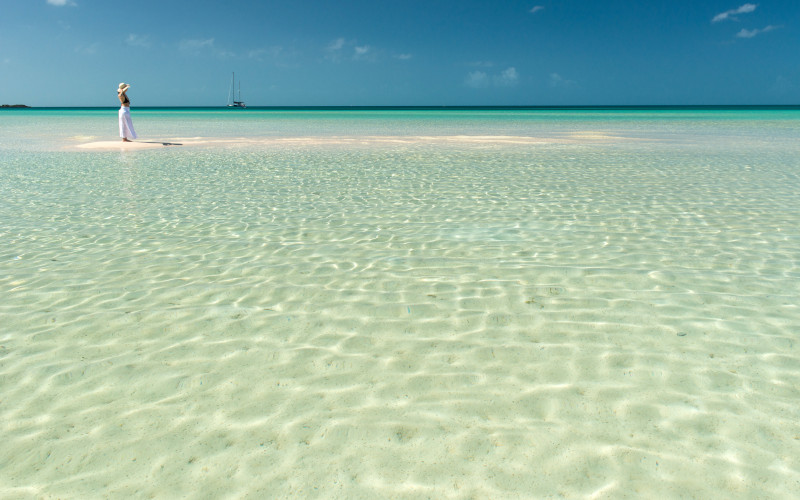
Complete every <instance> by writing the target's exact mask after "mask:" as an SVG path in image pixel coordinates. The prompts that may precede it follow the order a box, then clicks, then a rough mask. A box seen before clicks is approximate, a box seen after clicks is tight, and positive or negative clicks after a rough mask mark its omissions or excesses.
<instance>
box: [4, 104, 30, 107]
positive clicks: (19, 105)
mask: <svg viewBox="0 0 800 500" xmlns="http://www.w3.org/2000/svg"><path fill="white" fill-rule="evenodd" d="M0 108H30V106H28V105H26V104H0Z"/></svg>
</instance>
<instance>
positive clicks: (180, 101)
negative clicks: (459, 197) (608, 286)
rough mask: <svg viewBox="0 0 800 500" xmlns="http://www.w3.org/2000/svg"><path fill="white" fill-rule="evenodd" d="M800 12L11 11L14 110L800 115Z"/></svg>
mask: <svg viewBox="0 0 800 500" xmlns="http://www.w3.org/2000/svg"><path fill="white" fill-rule="evenodd" d="M799 54H800V1H798V0H764V1H763V2H759V3H755V2H753V3H750V2H746V1H742V0H704V1H697V0H672V1H665V0H647V1H634V0H627V1H623V0H596V1H594V0H593V1H588V0H530V1H520V0H496V1H476V0H461V1H451V0H425V1H421V0H420V1H418V0H397V1H388V0H340V1H334V0H329V1H320V0H264V1H254V0H253V1H241V0H228V1H221V0H195V1H189V0H155V1H153V0H136V1H135V2H110V1H108V0H0V104H16V103H23V104H29V105H34V106H114V105H116V104H117V101H116V92H115V91H116V87H117V84H118V83H119V82H121V81H125V82H129V83H131V84H132V88H131V91H130V93H129V95H130V97H131V99H132V101H133V103H134V106H137V105H139V106H164V105H173V106H209V105H212V106H213V105H224V104H225V102H226V99H227V95H228V90H229V86H230V78H231V72H232V71H236V74H237V80H238V79H241V81H242V98H243V99H244V100H245V101H246V102H247V103H248V105H250V106H259V105H261V106H302V105H311V106H328V105H329V106H336V105H342V106H351V105H355V106H358V105H428V106H440V105H451V106H452V105H640V104H800V55H799Z"/></svg>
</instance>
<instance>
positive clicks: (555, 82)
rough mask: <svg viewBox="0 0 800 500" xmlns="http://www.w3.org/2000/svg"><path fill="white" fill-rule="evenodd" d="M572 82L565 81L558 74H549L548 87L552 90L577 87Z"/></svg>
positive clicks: (575, 83)
mask: <svg viewBox="0 0 800 500" xmlns="http://www.w3.org/2000/svg"><path fill="white" fill-rule="evenodd" d="M577 85H578V83H577V82H575V81H574V80H567V79H566V78H564V77H563V76H561V75H559V74H558V73H550V86H551V87H553V88H570V87H575V86H577Z"/></svg>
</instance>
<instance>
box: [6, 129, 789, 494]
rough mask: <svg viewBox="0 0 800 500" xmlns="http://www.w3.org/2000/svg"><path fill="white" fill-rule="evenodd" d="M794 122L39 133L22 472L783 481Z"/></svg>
mask: <svg viewBox="0 0 800 500" xmlns="http://www.w3.org/2000/svg"><path fill="white" fill-rule="evenodd" d="M796 152H797V151H796V150H792V149H791V148H790V147H789V146H787V145H777V146H775V147H774V148H772V149H770V148H768V147H764V148H760V149H759V150H758V151H752V150H751V149H749V148H748V147H746V145H743V144H738V143H736V142H735V141H726V142H724V143H719V142H717V141H714V140H711V141H705V142H701V143H700V144H695V143H690V142H685V143H681V144H680V145H676V144H675V143H674V142H669V141H667V142H664V141H661V140H653V141H617V142H613V141H612V142H606V141H600V142H597V143H592V144H587V143H581V142H577V143H563V142H558V143H543V144H526V143H523V144H510V143H501V142H488V143H485V142H467V143H465V142H463V141H462V142H459V143H457V144H454V143H448V142H446V141H434V142H431V141H404V142H400V143H397V142H390V141H372V142H368V143H367V144H352V143H347V144H342V143H326V144H315V145H312V146H309V145H308V144H305V143H302V141H299V142H297V143H292V142H291V141H287V143H284V144H281V145H276V144H251V145H249V147H240V148H238V149H234V150H231V149H229V148H216V149H215V148H211V149H209V148H200V149H191V148H187V149H183V150H175V149H172V150H170V153H169V154H168V155H165V154H164V152H162V151H137V152H131V153H119V152H91V153H90V152H69V153H67V152H49V151H41V152H37V153H32V152H25V153H18V154H13V155H11V159H10V160H7V161H5V163H6V165H5V166H4V168H3V170H2V172H1V173H0V176H2V179H0V181H1V182H0V185H2V186H3V187H2V188H0V190H2V191H1V192H2V195H3V200H4V201H3V203H2V204H1V205H0V216H1V217H2V220H3V221H4V227H3V228H2V229H0V237H1V238H2V241H3V243H2V246H1V247H0V248H2V252H0V253H1V255H0V258H1V259H2V268H3V270H4V272H3V273H1V274H0V296H2V301H0V317H2V319H3V320H2V324H3V326H2V327H0V381H1V382H0V389H1V391H2V401H0V422H1V423H0V426H1V427H0V429H2V434H3V436H4V440H3V441H4V443H3V444H2V445H1V446H0V449H2V454H1V455H0V496H3V497H11V498H39V497H42V498H50V497H68V498H70V497H71V498H80V497H84V498H85V497H91V496H96V495H101V496H110V497H148V496H154V497H163V498H167V497H170V498H174V497H184V496H186V497H192V498H204V497H208V498H212V497H234V498H239V497H241V498H267V497H269V498H302V497H310V498H378V497H381V498H428V497H434V498H542V497H560V496H563V497H587V498H620V497H639V498H642V497H650V498H655V497H686V496H695V497H705V498H710V497H719V498H721V497H724V498H755V497H762V498H789V497H790V496H791V493H790V492H792V491H797V488H798V486H800V463H799V462H800V459H798V457H800V424H798V422H800V408H799V407H798V405H797V401H799V400H800V389H799V388H800V363H798V344H797V332H798V331H800V308H798V297H800V279H798V278H800V264H799V263H800V229H798V227H800V224H798V221H800V203H797V201H798V199H797V196H798V195H797V193H798V192H800V191H799V190H798V188H799V187H800V180H798V177H797V174H796V172H797V167H798V166H799V165H798V160H797V158H798V156H797V155H796V154H795V153H796ZM33 164H35V168H32V167H31V165H33ZM787 165H788V166H790V167H791V168H787Z"/></svg>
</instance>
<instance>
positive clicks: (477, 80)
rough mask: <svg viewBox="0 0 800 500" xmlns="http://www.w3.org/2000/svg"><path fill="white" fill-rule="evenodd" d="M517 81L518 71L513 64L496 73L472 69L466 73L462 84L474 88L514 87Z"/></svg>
mask: <svg viewBox="0 0 800 500" xmlns="http://www.w3.org/2000/svg"><path fill="white" fill-rule="evenodd" d="M518 83H519V73H517V69H516V68H514V67H513V66H512V67H510V68H507V69H505V70H503V71H502V72H500V73H498V74H496V75H491V76H490V75H489V74H488V73H486V72H485V71H472V72H470V73H468V74H467V78H466V80H465V81H464V84H465V85H466V86H467V87H472V88H474V89H485V88H487V87H491V86H494V87H514V86H515V85H517V84H518Z"/></svg>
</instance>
